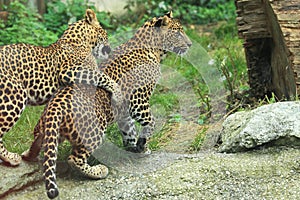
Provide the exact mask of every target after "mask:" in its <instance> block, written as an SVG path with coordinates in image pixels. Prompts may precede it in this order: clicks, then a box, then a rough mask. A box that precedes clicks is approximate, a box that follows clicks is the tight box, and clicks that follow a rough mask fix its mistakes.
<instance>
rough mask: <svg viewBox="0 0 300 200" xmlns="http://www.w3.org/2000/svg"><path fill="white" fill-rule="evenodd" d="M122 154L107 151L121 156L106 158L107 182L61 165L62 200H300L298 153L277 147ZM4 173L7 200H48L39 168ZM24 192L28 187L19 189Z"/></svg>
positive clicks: (2, 170) (24, 166) (0, 170)
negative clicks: (231, 152)
mask: <svg viewBox="0 0 300 200" xmlns="http://www.w3.org/2000/svg"><path fill="white" fill-rule="evenodd" d="M109 148H110V147H109ZM109 148H106V150H108V149H109ZM106 150H105V151H106ZM113 150H115V149H113ZM119 153H124V152H122V151H119V152H116V151H114V152H113V153H112V152H111V151H110V152H106V154H109V155H111V156H112V157H113V156H114V155H119V156H116V160H114V161H112V160H113V159H111V160H109V159H107V158H103V159H104V160H105V161H106V162H107V163H108V164H111V165H109V167H110V175H109V176H108V178H106V179H104V180H97V181H95V180H88V179H85V178H83V177H81V176H80V175H78V173H76V172H74V171H72V170H69V169H68V168H67V165H65V163H60V164H59V166H58V185H59V189H60V199H67V200H68V199H89V200H93V199H99V200H106V199H107V200H111V199H157V200H158V199H205V200H207V199H249V200H250V199H297V198H299V197H300V191H299V187H300V182H299V179H300V173H299V172H300V171H299V155H300V150H299V149H293V148H278V147H272V148H267V149H261V150H255V151H251V152H245V153H236V154H225V153H217V152H216V151H202V152H199V153H197V154H176V153H166V152H156V153H152V154H150V155H144V156H136V155H134V154H127V155H124V156H120V154H119ZM107 157H109V156H107ZM115 161H117V162H115ZM125 161H126V162H125ZM37 169H39V170H37ZM66 169H68V170H66ZM0 174H5V178H1V194H3V192H4V193H5V190H8V189H9V188H13V189H11V190H10V192H9V193H6V196H5V198H7V199H13V200H18V199H22V200H23V199H25V200H26V199H32V200H35V199H46V194H45V189H44V183H43V181H41V167H40V164H31V165H29V164H26V163H22V165H21V166H19V167H17V168H7V167H5V166H0ZM8 174H10V175H8ZM32 180H34V181H32ZM20 184H21V185H20ZM20 187H23V188H21V190H19V189H20Z"/></svg>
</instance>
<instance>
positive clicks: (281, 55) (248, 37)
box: [235, 0, 300, 99]
mask: <svg viewBox="0 0 300 200" xmlns="http://www.w3.org/2000/svg"><path fill="white" fill-rule="evenodd" d="M235 5H236V8H237V26H238V35H239V37H240V38H242V39H244V40H245V42H244V47H245V54H246V60H247V67H248V76H249V85H250V87H251V91H252V94H253V95H254V96H256V97H258V98H260V97H264V96H265V95H268V94H271V93H272V92H274V93H275V94H276V96H277V97H279V98H287V99H290V98H293V97H295V95H296V94H299V92H300V53H299V52H300V17H299V16H300V2H299V0H236V1H235Z"/></svg>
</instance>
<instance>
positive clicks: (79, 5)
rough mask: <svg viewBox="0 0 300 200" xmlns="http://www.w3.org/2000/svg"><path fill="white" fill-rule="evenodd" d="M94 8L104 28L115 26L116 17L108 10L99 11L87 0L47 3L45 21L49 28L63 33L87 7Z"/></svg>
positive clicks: (60, 33) (55, 0)
mask: <svg viewBox="0 0 300 200" xmlns="http://www.w3.org/2000/svg"><path fill="white" fill-rule="evenodd" d="M88 8H90V9H93V10H94V11H95V13H96V16H97V18H98V21H99V22H100V23H101V25H102V26H103V28H105V29H108V28H110V29H112V28H115V26H116V23H115V18H114V17H113V16H111V15H110V14H108V13H106V12H98V11H97V9H96V8H95V6H94V4H93V3H91V2H89V1H87V0H67V1H66V2H65V3H64V2H62V1H60V0H53V1H50V2H49V3H48V4H47V12H46V13H45V14H44V16H43V17H44V23H45V26H46V27H47V29H48V30H51V31H52V32H54V33H56V34H58V35H62V33H63V32H64V31H65V30H66V29H67V27H68V24H69V23H74V22H76V21H78V20H80V19H82V18H83V16H84V14H85V11H86V9H88Z"/></svg>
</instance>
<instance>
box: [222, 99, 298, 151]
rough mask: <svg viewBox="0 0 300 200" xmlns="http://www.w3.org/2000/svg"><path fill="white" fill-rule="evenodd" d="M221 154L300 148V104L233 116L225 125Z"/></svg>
mask: <svg viewBox="0 0 300 200" xmlns="http://www.w3.org/2000/svg"><path fill="white" fill-rule="evenodd" d="M221 142H222V144H221V146H220V147H219V151H220V152H238V151H244V150H248V149H252V148H255V147H258V146H262V145H267V144H268V145H287V146H300V102H279V103H274V104H269V105H264V106H261V107H258V108H256V109H254V110H251V111H242V112H237V113H234V114H232V115H230V116H229V117H228V118H227V119H226V120H225V121H224V123H223V130H222V134H221Z"/></svg>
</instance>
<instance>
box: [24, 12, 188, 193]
mask: <svg viewBox="0 0 300 200" xmlns="http://www.w3.org/2000/svg"><path fill="white" fill-rule="evenodd" d="M191 45H192V43H191V41H190V40H189V38H188V37H187V36H186V34H185V33H184V31H183V28H182V26H181V24H180V23H179V21H178V20H176V19H173V17H172V13H171V12H170V13H168V14H166V15H164V16H162V17H159V18H153V19H152V20H150V21H148V22H146V23H145V24H144V25H143V26H142V27H141V28H139V29H138V30H137V32H136V33H135V35H134V36H133V37H132V38H131V39H129V41H127V42H126V43H124V44H122V45H120V46H119V47H117V48H116V49H115V50H114V51H113V53H112V54H111V56H110V57H109V59H108V60H107V61H104V62H103V63H101V64H100V66H99V70H101V71H103V72H104V73H105V74H107V75H108V76H109V77H111V78H112V79H113V80H115V81H116V82H117V83H118V84H119V85H120V88H121V91H122V93H123V97H124V101H123V103H122V105H120V106H116V105H113V104H112V103H111V102H110V97H111V95H110V94H109V93H108V92H106V91H105V90H103V89H101V88H95V87H93V86H88V85H82V84H75V85H73V86H68V87H65V88H63V89H60V90H59V91H58V92H57V93H56V94H55V96H54V98H53V99H51V101H50V102H49V104H48V105H47V107H46V108H45V110H44V113H43V115H42V117H41V119H40V121H39V122H38V124H37V126H36V127H35V130H34V137H35V139H34V142H33V143H32V146H31V148H30V149H29V150H28V151H26V152H25V153H24V154H23V156H24V159H26V160H35V159H36V157H37V156H38V155H39V152H40V150H41V148H42V146H43V145H44V162H43V167H44V177H45V184H46V190H47V195H48V197H49V198H55V197H56V196H58V188H57V185H56V176H55V169H56V159H57V146H58V144H59V139H60V137H64V138H66V139H67V140H69V141H70V143H71V144H72V147H73V149H72V153H71V155H70V156H69V158H68V163H69V164H70V165H71V166H72V167H74V168H76V169H78V170H79V171H81V172H82V173H83V174H84V175H86V176H88V177H90V178H94V179H101V178H105V177H106V176H107V175H108V168H107V167H106V166H104V165H101V164H99V165H95V166H90V165H89V164H88V163H87V158H88V157H89V156H90V155H91V153H92V152H93V151H94V150H95V149H96V148H97V147H98V146H99V145H100V144H101V143H102V140H103V136H104V134H105V130H106V128H107V126H108V125H109V124H111V123H113V122H114V121H116V122H117V124H118V126H119V129H120V131H121V133H122V136H123V143H124V146H125V147H126V148H127V149H128V150H130V151H134V152H142V151H144V150H145V148H146V147H145V146H146V141H147V139H148V138H149V137H150V135H151V134H152V132H153V130H154V119H153V116H152V114H151V112H150V106H149V98H150V96H151V94H152V91H153V89H154V87H155V85H156V83H157V81H158V79H159V78H160V61H161V57H162V55H164V54H165V53H166V52H167V51H171V52H175V53H177V54H179V55H182V54H184V53H186V52H187V50H188V49H189V47H190V46H191ZM135 121H137V122H139V123H140V124H141V126H142V127H143V128H142V130H141V132H140V134H139V135H138V134H137V132H136V128H135V124H134V122H135ZM42 144H43V145H42Z"/></svg>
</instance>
